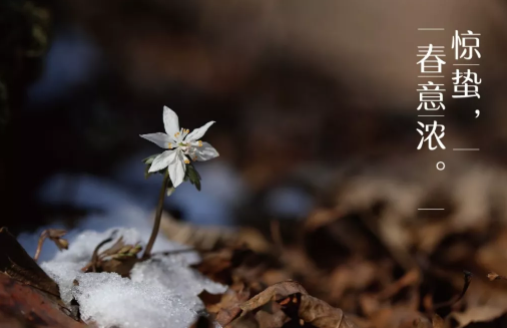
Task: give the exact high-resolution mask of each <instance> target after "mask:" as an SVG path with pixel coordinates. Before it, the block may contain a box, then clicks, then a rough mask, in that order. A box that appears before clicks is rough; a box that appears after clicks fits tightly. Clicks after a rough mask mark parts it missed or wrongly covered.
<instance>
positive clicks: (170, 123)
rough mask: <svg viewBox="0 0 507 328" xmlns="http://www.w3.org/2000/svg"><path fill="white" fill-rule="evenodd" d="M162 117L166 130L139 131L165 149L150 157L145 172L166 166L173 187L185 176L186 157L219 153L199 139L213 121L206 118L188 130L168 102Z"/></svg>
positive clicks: (200, 157)
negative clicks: (203, 121)
mask: <svg viewBox="0 0 507 328" xmlns="http://www.w3.org/2000/svg"><path fill="white" fill-rule="evenodd" d="M163 119H164V128H165V132H166V133H163V132H158V133H150V134H142V135H141V138H144V139H146V140H149V141H151V142H153V143H155V144H156V145H157V146H159V147H161V148H164V149H167V150H166V151H164V152H163V153H162V154H159V155H158V156H157V157H155V158H154V159H153V162H152V163H151V166H150V169H149V170H148V172H150V173H153V172H157V171H160V170H162V169H165V168H166V167H167V168H168V171H169V177H170V178H171V181H172V183H173V187H174V188H176V187H178V186H179V185H180V184H181V183H182V182H183V180H184V179H185V172H186V164H190V160H189V158H191V159H192V160H193V161H207V160H210V159H212V158H215V157H218V152H217V150H216V149H215V148H213V146H211V145H210V144H209V143H207V142H202V141H201V140H200V139H201V138H202V136H204V134H205V133H206V131H207V130H208V129H209V127H210V126H211V125H213V123H215V122H214V121H211V122H208V123H206V124H204V125H203V126H202V127H200V128H198V129H195V130H194V131H192V132H191V133H189V132H190V130H185V129H183V128H182V129H180V125H179V119H178V115H177V114H176V113H175V112H174V111H173V110H171V109H170V108H169V107H167V106H164V115H163Z"/></svg>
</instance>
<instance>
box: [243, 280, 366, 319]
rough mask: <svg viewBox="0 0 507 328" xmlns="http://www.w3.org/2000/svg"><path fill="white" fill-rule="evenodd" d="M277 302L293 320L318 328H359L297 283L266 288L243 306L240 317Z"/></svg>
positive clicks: (288, 282)
mask: <svg viewBox="0 0 507 328" xmlns="http://www.w3.org/2000/svg"><path fill="white" fill-rule="evenodd" d="M271 301H275V302H278V303H279V304H280V305H281V306H282V310H283V311H284V312H285V314H286V315H287V316H288V317H290V318H291V319H302V320H303V321H304V322H305V323H308V324H311V325H313V326H315V327H317V328H357V325H356V324H355V323H353V322H352V321H351V320H350V319H349V318H347V317H346V316H345V315H344V313H343V311H342V310H340V309H337V308H333V307H332V306H330V305H329V304H327V303H326V302H324V301H321V300H319V299H317V298H315V297H312V296H310V295H308V293H307V292H306V290H305V289H304V288H303V287H302V286H301V285H300V284H298V283H297V282H295V281H284V282H281V283H278V284H275V285H273V286H270V287H268V288H266V289H265V290H264V291H263V292H261V293H259V294H257V295H256V296H254V297H252V298H251V299H250V300H248V301H246V302H245V303H243V304H241V306H240V308H241V310H242V311H243V312H242V313H241V315H240V317H242V316H244V315H246V314H247V313H249V312H251V311H255V310H257V309H259V308H260V307H262V306H264V305H265V304H267V303H268V302H271Z"/></svg>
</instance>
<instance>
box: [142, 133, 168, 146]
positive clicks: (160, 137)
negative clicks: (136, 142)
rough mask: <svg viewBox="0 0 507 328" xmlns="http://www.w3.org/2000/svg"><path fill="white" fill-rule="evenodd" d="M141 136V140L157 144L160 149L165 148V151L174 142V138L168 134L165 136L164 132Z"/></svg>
mask: <svg viewBox="0 0 507 328" xmlns="http://www.w3.org/2000/svg"><path fill="white" fill-rule="evenodd" d="M139 136H140V137H141V138H144V139H146V140H148V141H151V142H153V143H154V144H156V145H157V146H159V147H160V148H164V149H167V148H169V146H168V144H169V143H170V142H174V141H173V138H171V137H170V136H168V135H167V134H165V133H163V132H157V133H148V134H141V135H139Z"/></svg>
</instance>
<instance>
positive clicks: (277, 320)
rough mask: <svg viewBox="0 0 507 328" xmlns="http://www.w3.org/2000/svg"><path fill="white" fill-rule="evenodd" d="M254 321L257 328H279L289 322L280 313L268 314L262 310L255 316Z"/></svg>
mask: <svg viewBox="0 0 507 328" xmlns="http://www.w3.org/2000/svg"><path fill="white" fill-rule="evenodd" d="M255 319H256V320H257V322H258V323H259V328H279V327H282V326H283V325H284V324H285V323H286V322H287V321H289V320H290V319H289V318H288V317H287V316H286V315H285V314H284V313H283V312H282V311H277V312H275V313H273V314H270V313H268V312H266V311H262V310H261V311H259V312H257V313H256V314H255Z"/></svg>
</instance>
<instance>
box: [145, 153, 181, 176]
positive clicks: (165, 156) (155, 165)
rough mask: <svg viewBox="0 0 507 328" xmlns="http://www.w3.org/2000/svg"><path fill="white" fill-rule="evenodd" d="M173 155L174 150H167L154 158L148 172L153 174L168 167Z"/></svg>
mask: <svg viewBox="0 0 507 328" xmlns="http://www.w3.org/2000/svg"><path fill="white" fill-rule="evenodd" d="M173 153H175V151H174V150H167V151H165V152H163V153H162V154H160V155H158V156H157V157H155V159H154V160H153V162H152V163H151V166H150V169H149V170H148V172H150V173H153V172H157V171H160V170H162V169H165V168H166V167H167V166H168V165H169V163H170V161H171V155H172V154H173Z"/></svg>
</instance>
